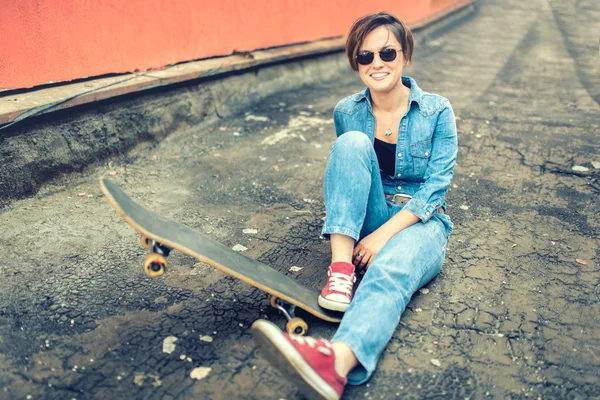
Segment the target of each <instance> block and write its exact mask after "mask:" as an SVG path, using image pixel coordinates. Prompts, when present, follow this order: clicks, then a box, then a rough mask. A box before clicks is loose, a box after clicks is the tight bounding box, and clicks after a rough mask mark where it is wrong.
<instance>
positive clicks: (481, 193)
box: [0, 0, 600, 399]
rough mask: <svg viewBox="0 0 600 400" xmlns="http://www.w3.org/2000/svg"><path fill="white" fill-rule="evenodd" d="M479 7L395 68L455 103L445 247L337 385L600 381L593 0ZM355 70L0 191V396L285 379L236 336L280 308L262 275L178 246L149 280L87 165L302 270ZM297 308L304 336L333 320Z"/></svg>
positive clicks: (245, 388)
mask: <svg viewBox="0 0 600 400" xmlns="http://www.w3.org/2000/svg"><path fill="white" fill-rule="evenodd" d="M571 3H572V4H571ZM477 8H478V10H477V12H476V14H475V15H473V16H472V17H471V18H470V19H468V20H466V21H464V22H462V23H461V24H460V25H457V26H452V27H450V28H448V29H446V30H445V31H444V32H440V33H439V34H438V35H437V36H435V37H431V38H428V40H422V41H419V36H418V35H417V49H416V52H415V56H414V61H413V66H412V68H410V69H409V70H408V71H407V74H408V75H411V76H413V77H414V78H415V79H416V80H417V82H418V83H419V85H420V86H421V87H422V88H424V89H425V90H427V91H431V92H436V93H439V94H442V95H444V96H446V97H448V98H449V99H450V101H451V102H452V104H453V107H454V109H455V112H456V114H457V117H458V118H457V123H458V130H459V146H460V148H459V157H458V164H457V167H456V174H455V178H454V181H453V186H452V189H451V191H450V194H449V199H448V203H449V209H448V212H449V214H450V216H451V217H452V219H453V221H454V223H455V232H454V234H453V236H452V237H451V241H450V244H449V251H448V253H447V259H446V263H445V265H444V267H443V269H442V272H441V273H440V275H439V276H438V277H437V278H436V279H435V280H434V281H433V282H431V283H430V284H429V285H428V286H427V287H426V289H425V290H422V291H421V292H419V293H418V294H417V295H415V296H414V297H413V300H412V301H411V303H410V304H409V307H408V309H407V311H406V313H405V315H404V316H403V318H402V321H401V323H400V326H399V327H398V329H397V330H396V333H395V335H394V337H393V339H392V340H391V342H390V343H389V345H388V347H387V349H386V351H385V352H384V354H383V356H382V359H381V361H380V364H379V368H378V370H377V371H376V373H375V374H374V376H373V378H372V379H371V380H370V381H369V382H368V384H366V385H363V386H359V387H349V388H348V389H347V390H346V392H345V398H367V399H369V398H372V399H390V398H408V399H421V398H427V399H438V398H440V399H441V398H443V399H465V398H470V399H476V398H488V397H489V398H498V399H525V398H531V399H538V398H541V399H549V398H561V399H562V398H565V399H594V398H596V399H597V398H600V372H599V371H600V322H599V319H598V316H599V315H600V292H599V284H600V270H599V268H598V263H599V262H600V251H599V244H600V240H599V235H600V220H599V218H598V214H599V211H600V196H599V195H600V169H598V166H599V165H598V164H600V151H599V150H600V138H599V136H600V135H599V134H600V105H599V103H600V66H599V61H598V32H599V29H598V28H599V27H600V22H599V21H600V3H598V2H597V1H593V0H581V1H577V2H559V1H543V0H533V1H530V2H523V1H517V0H499V1H492V0H481V1H479V2H478V3H477ZM361 89H362V85H361V83H360V81H359V79H358V78H357V77H356V76H355V75H354V73H353V72H352V71H351V70H350V68H349V67H348V68H347V70H345V71H344V72H343V73H342V74H341V76H340V78H339V79H336V80H334V81H328V82H325V83H322V84H318V85H313V86H307V87H303V88H301V89H299V90H295V91H288V92H285V93H281V94H277V95H275V96H271V97H269V98H267V99H265V100H263V101H261V102H260V103H259V104H256V105H255V106H254V107H253V108H252V109H249V110H248V111H247V112H246V113H244V114H241V115H234V116H232V117H227V118H224V119H222V120H221V121H220V122H219V123H218V124H214V125H206V126H198V127H195V128H193V129H189V130H186V131H184V132H177V133H174V134H172V135H170V136H169V137H168V138H167V139H165V140H164V141H162V142H160V143H144V144H141V145H139V146H138V147H137V148H136V149H135V150H134V151H132V152H130V153H129V154H127V155H126V156H123V157H120V158H114V159H111V160H110V161H109V162H107V164H106V165H100V166H94V167H90V168H88V169H87V170H86V171H84V172H82V173H73V174H70V175H67V176H63V177H62V178H59V179H57V180H54V181H53V182H51V183H49V184H47V185H45V186H44V187H43V189H42V190H41V191H40V192H39V193H38V194H36V195H35V196H33V197H31V198H28V199H24V200H19V201H14V202H12V203H11V204H9V205H7V206H6V207H5V208H4V209H2V210H0V225H1V226H2V227H3V229H2V230H1V231H0V248H1V249H2V252H3V257H2V259H0V274H1V276H2V279H0V398H7V399H9V398H10V399H26V398H33V399H38V398H41V399H59V398H60V399H71V398H74V399H88V398H136V399H137V398H139V399H142V398H143V399H146V398H161V399H184V398H186V399H187V398H202V399H237V398H240V399H241V398H244V399H262V398H273V399H280V398H285V399H298V398H300V397H299V395H298V394H297V392H296V390H295V389H294V387H293V386H292V385H291V384H290V383H288V382H286V381H284V380H283V379H281V377H280V376H279V375H278V373H277V372H276V371H274V370H273V369H271V368H270V366H269V365H267V363H266V362H265V361H264V360H263V358H262V357H261V356H260V354H259V353H258V351H257V350H256V349H255V347H254V344H253V342H252V339H251V335H250V332H249V326H250V325H251V324H252V322H253V321H254V320H256V319H258V318H268V319H270V320H273V321H275V322H276V323H278V324H279V326H281V327H283V325H284V319H283V317H282V316H280V315H279V314H278V313H277V312H276V311H275V310H274V309H271V308H270V307H269V306H268V301H267V299H266V296H265V295H264V293H262V292H260V291H259V290H257V289H254V288H252V287H250V286H248V285H245V284H243V283H241V282H239V281H237V280H235V279H233V278H231V277H228V276H226V275H224V274H222V273H220V272H218V271H216V270H214V269H212V268H210V267H208V266H207V265H205V264H202V263H199V262H197V261H196V260H194V259H192V258H190V257H187V256H184V255H182V254H181V253H178V252H173V253H172V254H171V256H170V257H169V271H168V273H167V274H166V275H165V276H164V277H163V278H159V279H150V278H147V277H146V276H145V275H144V273H143V271H142V261H143V258H144V256H145V251H144V250H143V249H142V248H141V247H140V246H139V244H138V237H137V235H136V234H135V233H134V231H133V230H132V229H130V228H129V226H128V225H126V224H125V223H124V222H123V221H122V220H121V219H120V218H119V217H118V216H117V215H116V213H115V212H114V211H113V210H112V208H111V207H110V206H109V205H108V204H107V203H106V201H105V200H104V198H103V197H102V194H101V193H100V190H99V188H98V185H97V177H98V176H100V175H107V174H108V173H109V171H115V172H116V175H115V176H114V177H113V179H114V181H115V182H117V183H118V184H119V185H120V186H121V187H122V188H123V189H124V190H125V191H126V192H127V193H128V194H130V195H131V196H132V197H133V198H134V199H136V200H137V201H138V202H140V203H141V204H143V205H144V206H146V207H148V208H149V209H152V210H154V211H157V212H159V213H160V214H162V215H164V216H167V217H170V218H172V219H175V220H177V221H180V222H182V223H185V224H187V225H189V226H190V227H192V228H194V229H197V230H198V231H200V232H203V233H205V234H208V235H210V236H211V237H213V238H215V239H216V240H218V241H220V242H222V243H224V244H226V245H229V246H232V247H233V246H234V245H236V244H242V245H243V246H245V247H247V248H248V250H247V251H246V252H245V254H246V255H248V256H250V257H253V258H257V259H258V260H260V261H262V262H265V263H267V264H269V265H271V266H273V267H274V268H276V269H278V270H281V271H283V272H285V273H286V274H289V275H291V276H293V277H295V278H296V279H297V280H298V281H299V282H301V283H302V284H304V285H307V286H311V287H314V288H315V289H318V288H320V286H321V285H322V284H323V282H324V278H325V268H326V266H327V265H328V262H329V254H328V243H327V242H326V241H324V240H323V239H321V238H320V236H319V233H320V226H321V223H322V221H321V218H322V216H323V215H322V211H323V209H324V207H323V199H322V174H323V171H324V168H325V163H326V159H327V155H328V151H329V147H330V146H331V144H332V143H333V140H334V138H335V134H334V131H333V123H332V119H331V115H332V111H333V107H334V106H335V104H336V103H337V101H338V100H339V99H340V98H342V97H344V96H346V95H348V94H351V93H354V92H357V91H359V90H361ZM592 163H594V164H592ZM594 165H595V166H596V167H594ZM573 167H583V168H575V169H573ZM246 228H252V229H256V230H257V231H258V233H256V234H245V233H243V230H244V229H246ZM292 266H297V267H300V268H301V269H300V270H299V271H297V272H294V271H290V268H291V267H292ZM382 317H383V316H382ZM306 319H307V321H308V323H309V330H310V333H311V334H312V335H316V336H325V337H329V336H331V335H332V334H333V332H334V330H335V325H334V324H329V323H326V322H322V321H319V320H316V319H314V318H310V317H307V318H306ZM169 336H174V337H176V338H177V341H176V342H175V350H174V351H173V352H172V353H170V354H168V353H165V352H163V341H164V340H165V338H167V337H169ZM432 360H437V361H439V363H438V362H437V361H434V363H432ZM435 364H439V366H438V365H435ZM199 367H203V368H210V370H205V371H208V374H207V375H206V376H205V377H204V378H203V379H199V380H195V379H192V378H191V377H190V373H191V372H192V370H193V369H194V368H199Z"/></svg>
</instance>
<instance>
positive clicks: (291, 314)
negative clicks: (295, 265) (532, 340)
mask: <svg viewBox="0 0 600 400" xmlns="http://www.w3.org/2000/svg"><path fill="white" fill-rule="evenodd" d="M100 189H101V190H102V192H103V193H104V196H105V197H106V200H108V202H109V203H110V205H111V206H112V207H113V208H114V209H115V210H116V211H117V213H118V214H119V215H120V216H121V218H123V219H124V220H125V222H127V223H128V224H129V225H130V226H131V227H132V228H133V229H134V230H135V231H137V232H138V233H139V234H140V244H141V245H142V247H144V248H146V249H148V251H149V254H148V256H147V257H146V259H145V260H144V272H146V274H147V275H148V276H150V277H153V278H154V277H158V276H161V275H163V274H164V273H165V271H166V270H167V259H166V257H167V256H168V255H169V252H170V251H171V250H173V249H175V250H178V251H180V252H182V253H185V254H187V255H188V256H191V257H194V258H196V259H198V260H200V261H202V262H203V263H206V264H209V265H211V266H212V267H214V268H216V269H218V270H219V271H221V272H224V273H226V274H228V275H231V276H233V277H235V278H237V279H239V280H241V281H243V282H245V283H247V284H250V285H252V286H254V287H256V288H258V289H260V290H262V291H263V292H266V293H267V295H268V298H269V303H270V305H271V306H272V307H274V308H276V309H278V310H279V311H281V313H282V314H283V315H284V316H285V318H286V319H287V323H286V331H287V332H288V333H294V334H296V335H304V334H305V333H306V332H307V330H308V325H307V323H306V321H304V320H303V319H302V318H299V317H296V316H295V308H296V307H298V308H300V309H302V310H304V311H306V312H308V313H310V314H312V315H314V316H315V317H317V318H320V319H322V320H325V321H328V322H336V323H337V322H340V321H341V317H342V314H341V313H339V312H336V311H330V310H326V309H324V308H322V307H321V306H319V304H318V303H317V298H318V296H319V292H318V291H316V290H314V289H311V288H308V287H306V286H303V285H301V284H300V283H298V282H296V281H295V280H294V279H293V278H291V277H289V276H287V275H285V274H283V273H282V272H280V271H277V270H276V269H274V268H272V267H270V266H268V265H266V264H263V263H261V262H259V261H257V260H254V259H252V258H249V257H247V256H245V255H243V254H241V253H239V252H236V251H234V250H232V249H230V248H229V247H227V246H225V245H223V244H221V243H219V242H217V241H215V240H213V239H211V238H209V237H207V236H205V235H203V234H201V233H199V232H197V231H195V230H193V229H191V228H189V227H187V226H185V225H183V224H180V223H178V222H175V221H173V220H170V219H168V218H165V217H162V216H160V215H158V214H157V213H155V212H153V211H150V210H147V209H145V208H144V207H142V206H140V205H139V204H137V203H136V202H134V201H133V200H132V199H131V198H130V197H129V196H127V195H126V194H125V193H124V192H123V191H122V190H121V189H119V187H118V186H117V185H116V184H115V183H114V182H112V181H111V180H109V179H106V178H105V177H100Z"/></svg>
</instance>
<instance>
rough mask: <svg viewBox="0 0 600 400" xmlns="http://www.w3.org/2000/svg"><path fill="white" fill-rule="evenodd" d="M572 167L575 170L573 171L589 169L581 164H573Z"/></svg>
mask: <svg viewBox="0 0 600 400" xmlns="http://www.w3.org/2000/svg"><path fill="white" fill-rule="evenodd" d="M572 169H573V171H575V172H587V171H589V170H590V169H589V168H587V167H583V166H581V165H576V166H574V167H573V168H572Z"/></svg>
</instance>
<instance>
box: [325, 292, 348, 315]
mask: <svg viewBox="0 0 600 400" xmlns="http://www.w3.org/2000/svg"><path fill="white" fill-rule="evenodd" d="M317 301H318V303H319V305H320V306H321V307H323V308H326V309H328V310H332V311H340V312H344V311H346V310H347V309H348V307H350V303H340V302H339V301H333V300H327V299H326V298H325V297H322V296H321V295H319V298H318V300H317Z"/></svg>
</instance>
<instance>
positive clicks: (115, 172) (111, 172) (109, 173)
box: [108, 171, 117, 176]
mask: <svg viewBox="0 0 600 400" xmlns="http://www.w3.org/2000/svg"><path fill="white" fill-rule="evenodd" d="M108 175H110V176H115V175H117V171H109V172H108Z"/></svg>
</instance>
